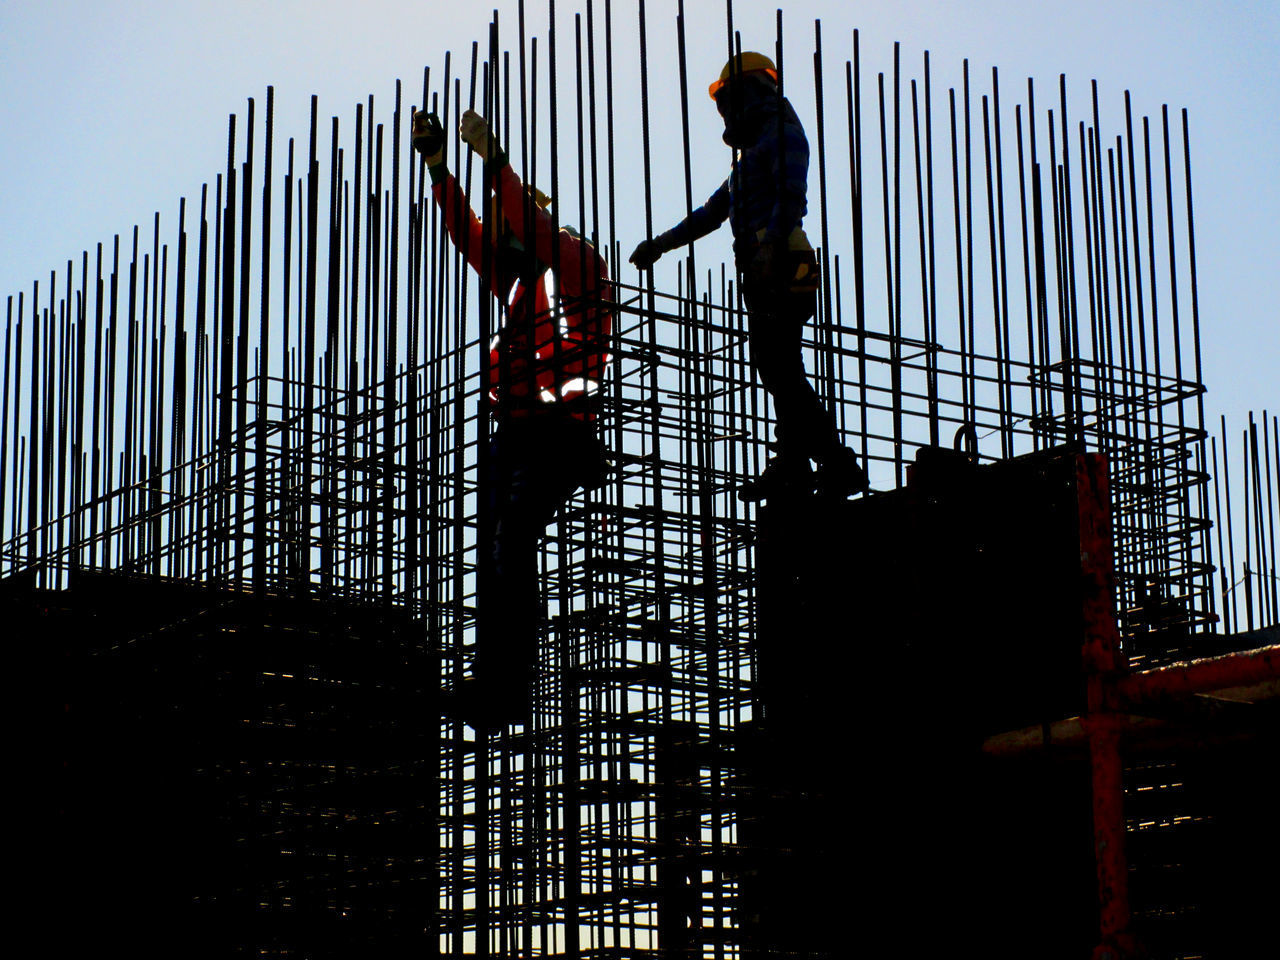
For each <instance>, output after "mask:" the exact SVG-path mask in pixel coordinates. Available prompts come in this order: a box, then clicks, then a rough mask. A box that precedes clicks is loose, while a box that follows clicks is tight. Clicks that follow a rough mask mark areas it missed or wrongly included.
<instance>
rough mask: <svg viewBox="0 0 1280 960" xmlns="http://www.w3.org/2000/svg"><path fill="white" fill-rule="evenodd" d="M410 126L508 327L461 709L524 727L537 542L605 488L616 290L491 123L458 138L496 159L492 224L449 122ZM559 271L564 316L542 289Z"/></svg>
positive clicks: (458, 239) (438, 196) (497, 381)
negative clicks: (600, 406)
mask: <svg viewBox="0 0 1280 960" xmlns="http://www.w3.org/2000/svg"><path fill="white" fill-rule="evenodd" d="M413 124H414V126H413V132H414V137H413V144H414V147H415V148H416V149H417V150H418V151H419V152H420V153H421V154H422V156H423V158H424V159H425V161H426V164H427V169H428V171H429V172H430V174H431V184H432V186H431V192H432V196H433V197H434V198H435V202H436V203H437V204H438V205H439V206H440V208H441V209H442V210H443V211H444V223H445V226H446V228H447V229H448V231H449V236H450V237H452V239H453V242H454V244H455V245H456V246H457V247H458V248H459V249H460V250H463V251H464V252H465V254H466V256H467V260H468V262H469V263H470V264H471V266H472V267H473V268H474V269H475V270H476V272H477V273H482V274H483V273H484V272H486V271H487V280H488V283H489V289H490V291H491V292H492V293H493V295H494V297H495V298H496V299H497V301H498V304H499V310H500V311H501V314H502V317H503V318H502V320H501V322H500V326H499V329H498V332H497V336H496V337H494V339H493V341H492V343H491V348H490V351H489V384H488V387H489V391H488V392H489V404H490V410H491V413H492V415H493V417H494V419H495V421H496V429H495V430H494V432H493V434H492V439H491V441H490V443H489V448H488V451H487V455H486V456H485V457H484V458H483V460H482V463H481V469H482V471H483V472H484V481H485V482H484V483H483V485H482V488H481V489H482V490H484V491H487V493H488V503H487V506H488V509H487V510H482V511H481V515H482V518H483V527H484V528H483V529H481V530H480V531H479V533H478V536H479V539H478V543H479V560H478V563H479V570H478V604H477V607H478V613H477V617H478V624H477V626H478V638H477V654H476V660H475V663H474V665H473V675H474V682H473V684H471V685H470V690H471V694H470V695H469V696H468V697H467V698H466V699H467V701H468V702H467V703H465V704H463V706H464V707H465V710H466V711H470V712H471V713H472V714H475V715H477V717H478V719H476V720H475V722H477V723H478V724H482V725H498V724H501V723H504V722H518V721H520V720H522V719H524V718H525V717H526V716H527V714H528V710H529V702H530V681H531V679H532V671H533V667H534V662H535V659H536V655H537V625H538V620H539V618H540V612H541V610H540V605H539V598H538V570H537V556H538V555H537V549H538V539H539V538H540V537H541V536H542V533H543V532H544V530H545V528H546V526H547V524H548V523H550V522H551V520H552V518H553V517H554V516H555V513H556V511H557V510H559V509H560V508H561V507H562V506H563V505H564V504H565V502H566V501H568V499H569V497H570V496H571V495H572V494H573V492H574V491H575V490H576V489H578V488H579V487H591V486H595V485H597V484H598V483H599V482H600V480H601V479H602V473H603V464H604V462H605V461H604V456H603V448H602V446H601V444H600V441H599V439H598V438H597V437H596V432H595V425H594V421H595V418H596V404H597V399H596V393H597V390H598V387H599V385H600V381H601V378H602V377H603V375H604V368H605V365H606V363H607V362H608V359H609V357H608V354H607V348H608V337H609V333H610V329H611V312H610V304H611V303H612V301H613V286H612V284H611V282H610V280H609V275H608V268H607V267H606V265H605V262H604V259H603V258H602V257H601V256H600V255H599V253H597V252H596V250H595V248H594V247H593V246H592V245H591V244H590V243H589V242H588V241H586V240H585V239H583V238H582V237H581V236H580V235H578V234H577V233H576V232H575V231H573V230H571V229H569V228H564V229H561V230H558V231H557V230H556V229H555V226H554V224H553V222H552V219H551V217H550V215H549V214H548V213H547V212H546V207H547V206H548V205H549V204H550V202H551V200H550V198H549V197H547V196H546V195H545V194H543V193H541V192H540V191H538V190H537V189H536V188H534V187H532V186H530V187H528V188H526V187H525V186H524V185H523V184H522V183H521V182H520V179H519V178H518V177H517V176H516V174H515V172H514V171H513V170H512V169H511V165H510V163H509V162H508V158H507V156H506V154H505V153H504V152H503V151H502V150H501V149H500V148H499V147H498V145H497V143H496V142H495V141H494V138H493V134H492V132H491V131H490V129H489V125H488V124H487V123H486V121H485V120H484V118H482V117H481V116H480V115H479V114H477V113H475V112H474V111H471V110H468V111H467V112H466V113H464V114H463V115H462V120H461V123H460V126H459V132H460V134H461V137H462V140H463V141H464V142H465V143H466V144H467V145H468V146H469V147H470V148H471V149H472V150H473V151H474V152H475V153H476V154H477V155H478V156H479V157H480V158H481V159H482V160H486V161H487V163H486V164H485V170H486V171H487V173H488V176H489V182H488V183H487V184H485V191H486V194H487V195H489V200H490V204H489V223H483V222H482V221H480V220H479V219H477V217H476V215H475V213H474V212H472V210H471V207H470V203H469V202H468V200H467V197H466V195H465V194H464V193H463V190H462V187H461V185H460V184H459V183H458V181H457V180H456V179H455V178H454V177H453V175H452V174H450V173H449V170H448V167H446V165H445V150H444V147H445V136H444V131H443V129H442V128H441V126H440V122H439V120H438V119H436V117H435V116H434V115H433V114H427V113H424V112H418V113H416V114H415V115H414V119H413ZM553 264H555V266H556V269H557V271H558V272H557V274H556V276H555V287H556V294H557V297H558V306H557V308H555V309H553V308H552V306H551V304H550V298H549V297H548V294H547V286H546V282H545V281H546V276H547V273H548V271H549V270H550V268H551V266H552V265H553ZM468 719H472V718H471V717H468Z"/></svg>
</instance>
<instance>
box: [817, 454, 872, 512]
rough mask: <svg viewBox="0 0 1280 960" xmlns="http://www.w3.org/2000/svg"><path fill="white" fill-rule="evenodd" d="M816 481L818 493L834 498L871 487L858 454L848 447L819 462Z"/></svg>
mask: <svg viewBox="0 0 1280 960" xmlns="http://www.w3.org/2000/svg"><path fill="white" fill-rule="evenodd" d="M816 481H817V488H818V495H819V496H821V497H830V498H831V499H833V500H844V499H846V498H847V497H851V496H853V495H855V494H859V493H866V492H867V490H868V489H870V487H871V482H870V481H869V480H868V479H867V471H865V470H863V469H862V464H861V463H859V462H858V455H857V454H856V453H854V452H853V451H852V450H850V449H849V448H848V447H841V448H840V449H839V450H837V451H836V452H835V453H833V454H832V455H831V456H829V457H827V458H826V459H824V460H823V461H822V462H821V463H819V464H818V472H817V477H816Z"/></svg>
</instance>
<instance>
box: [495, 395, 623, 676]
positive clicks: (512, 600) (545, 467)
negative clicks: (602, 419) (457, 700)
mask: <svg viewBox="0 0 1280 960" xmlns="http://www.w3.org/2000/svg"><path fill="white" fill-rule="evenodd" d="M602 463H603V457H602V455H601V446H600V442H599V440H597V439H596V436H595V431H594V429H593V427H592V425H591V424H589V423H585V422H583V421H581V420H576V419H574V418H572V417H569V416H559V415H554V414H553V415H540V416H530V417H525V418H516V417H512V418H509V419H507V420H506V421H505V422H503V423H502V424H500V425H499V427H498V429H497V430H496V431H495V432H494V434H493V436H492V438H491V439H490V441H489V450H488V455H487V456H486V458H485V460H484V462H483V464H482V465H481V466H482V469H483V471H484V475H483V477H482V483H483V484H484V485H483V487H482V488H481V495H482V496H483V497H485V506H486V507H487V509H486V510H484V511H482V514H481V521H480V523H481V525H480V530H479V541H478V557H479V570H478V583H477V591H478V603H477V617H478V624H477V626H478V632H479V635H478V637H477V643H478V647H477V654H476V663H475V676H476V679H477V680H478V681H479V682H480V683H481V684H482V685H483V686H484V687H486V688H487V690H488V691H489V692H490V693H492V694H493V695H494V696H498V697H508V696H509V697H513V698H519V699H521V700H525V699H527V697H528V683H529V679H530V673H531V669H532V667H533V664H534V660H535V659H536V657H537V652H538V621H539V619H540V616H541V605H540V603H539V596H538V540H539V538H540V537H541V536H542V534H543V532H544V531H545V530H546V527H547V524H549V523H550V522H551V521H552V519H553V518H554V517H555V514H556V511H557V510H559V509H560V508H561V507H562V506H564V504H565V503H566V502H567V501H568V499H569V498H570V497H571V496H572V495H573V492H574V490H576V489H577V488H578V487H581V486H594V485H595V484H596V483H597V482H599V475H600V469H601V464H602Z"/></svg>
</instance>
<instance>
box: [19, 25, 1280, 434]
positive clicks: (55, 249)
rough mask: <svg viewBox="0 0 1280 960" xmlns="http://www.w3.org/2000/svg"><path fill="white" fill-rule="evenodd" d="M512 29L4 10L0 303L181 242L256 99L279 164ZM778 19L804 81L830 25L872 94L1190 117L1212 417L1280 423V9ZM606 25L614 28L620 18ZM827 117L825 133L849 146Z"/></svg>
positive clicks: (712, 135)
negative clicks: (269, 100) (285, 148)
mask: <svg viewBox="0 0 1280 960" xmlns="http://www.w3.org/2000/svg"><path fill="white" fill-rule="evenodd" d="M495 6H496V7H497V8H498V9H499V11H500V13H501V17H502V19H503V23H504V27H505V28H506V29H507V30H508V31H511V30H514V25H515V10H516V4H515V3H514V2H512V0H501V2H499V3H496V4H485V3H478V4H467V3H449V4H446V3H438V2H418V3H392V2H386V0H364V2H359V3H350V2H342V3H339V2H329V0H310V2H301V0H274V2H265V0H263V2H236V0H219V2H212V0H182V2H176V3H175V2H172V0H134V2H126V0H105V2H101V3H87V2H84V0H80V2H69V0H42V2H35V0H9V2H7V3H5V4H4V5H3V6H0V90H3V91H4V96H3V98H0V142H2V143H3V149H2V150H0V174H2V175H3V189H0V294H4V295H8V294H15V293H17V292H18V291H19V290H29V289H30V286H31V282H32V281H33V280H35V279H37V278H41V277H44V278H47V277H48V273H49V270H50V269H53V268H57V269H58V270H59V272H60V273H61V270H62V266H63V265H64V264H65V262H66V260H67V259H68V258H69V257H78V256H79V254H80V251H81V250H83V249H86V248H90V249H91V248H92V246H93V245H94V244H96V243H98V242H100V241H101V242H109V241H110V239H111V237H112V235H114V234H115V233H122V234H125V233H127V232H128V231H129V230H130V229H131V228H132V226H133V224H135V223H141V224H142V225H143V226H144V231H145V230H146V229H149V223H150V219H151V216H152V214H153V212H154V211H157V210H158V211H160V213H161V216H162V218H163V219H164V220H165V222H167V223H169V224H170V226H172V224H173V222H174V221H175V220H176V215H177V200H178V197H180V196H187V197H190V198H192V199H193V200H194V199H197V198H198V196H199V191H200V186H201V184H202V183H204V182H212V179H213V177H214V176H215V175H216V174H217V172H218V171H220V170H221V169H223V168H224V166H225V138H226V119H227V115H228V114H229V113H231V112H233V111H240V110H242V109H243V107H244V103H245V99H246V98H247V97H249V96H254V97H258V98H261V97H262V96H263V95H264V92H265V88H266V86H267V85H268V84H274V85H275V88H276V98H277V101H276V102H277V131H278V136H279V137H280V138H281V139H280V141H278V143H279V144H282V143H283V139H284V137H286V136H289V135H292V136H295V137H298V138H303V137H305V133H306V117H307V111H308V109H309V100H308V97H309V95H310V94H312V93H317V94H319V95H320V98H321V100H320V110H321V117H322V118H327V117H329V116H331V115H338V116H340V117H341V118H342V119H343V122H344V123H346V122H348V120H349V118H350V117H351V116H352V112H353V107H354V104H355V103H356V102H357V101H359V100H362V99H363V98H364V97H365V96H366V95H367V94H368V93H373V94H375V96H376V97H377V98H378V101H379V109H380V118H381V119H383V120H387V119H389V116H390V107H391V96H392V93H393V84H394V80H395V79H396V78H397V77H399V78H402V79H403V80H404V81H405V82H406V95H407V96H408V97H409V98H410V99H414V98H415V95H416V91H418V90H420V88H421V77H422V68H423V66H424V65H427V64H431V65H432V66H433V68H434V69H436V70H438V69H440V68H441V67H442V65H443V53H444V51H445V50H446V49H451V50H453V51H454V52H455V56H458V57H462V58H464V59H465V57H466V56H467V55H468V54H469V49H470V44H471V41H472V40H476V39H479V40H482V41H483V40H484V38H485V36H486V27H487V23H488V20H489V18H490V15H491V10H492V9H493V7H495ZM777 6H778V4H777V3H776V2H768V3H766V2H748V0H739V2H738V3H736V4H735V16H736V24H735V25H736V26H738V27H739V28H740V29H741V30H742V31H743V42H744V46H746V47H748V48H750V47H757V48H760V49H764V50H771V49H772V44H773V38H774V17H775V12H774V11H775V10H776V9H777ZM783 6H784V17H785V23H786V30H787V38H788V45H787V51H788V56H789V57H791V59H792V62H793V64H794V65H799V66H802V67H803V68H804V69H806V70H808V69H809V63H810V61H809V56H810V53H811V51H812V43H813V20H814V19H815V18H821V20H822V23H823V37H824V46H825V53H826V57H827V59H828V62H829V68H828V75H829V77H834V76H837V74H835V73H833V72H832V71H833V70H836V69H839V65H840V64H842V63H843V61H844V59H845V58H847V57H848V56H849V55H850V51H851V44H850V39H849V37H850V32H851V30H852V29H853V28H854V27H857V28H858V29H859V30H860V32H861V39H862V50H863V56H864V77H866V78H867V81H868V82H869V83H872V82H873V81H874V74H875V71H878V70H886V71H887V70H888V69H890V64H891V59H890V58H891V54H892V44H893V41H895V40H899V41H901V42H902V56H903V63H904V65H905V66H906V67H907V68H909V69H910V70H911V71H912V72H913V73H918V72H919V62H920V57H921V55H922V53H923V51H924V50H929V51H930V53H931V57H932V61H933V66H934V82H935V85H936V89H939V90H945V86H947V85H952V84H955V85H958V84H959V82H960V62H961V60H962V58H964V57H968V58H969V59H970V61H971V67H972V69H973V71H974V76H975V78H979V77H981V78H985V77H986V76H987V75H988V74H989V67H990V66H991V65H996V66H999V67H1000V70H1001V78H1002V88H1003V90H1004V91H1006V94H1005V95H1006V96H1007V97H1008V100H1007V101H1006V102H1007V104H1008V108H1009V109H1011V106H1012V102H1013V100H1014V97H1015V96H1016V95H1019V94H1020V93H1021V91H1022V90H1024V89H1025V79H1026V77H1027V76H1029V75H1030V76H1034V77H1035V78H1036V82H1037V88H1038V90H1039V91H1041V95H1042V96H1043V98H1044V100H1043V104H1044V105H1048V101H1049V98H1050V97H1051V96H1052V94H1053V91H1054V90H1056V84H1057V76H1058V74H1059V73H1065V74H1066V75H1067V78H1068V83H1069V84H1070V85H1071V89H1072V90H1073V91H1074V100H1073V103H1072V109H1073V110H1074V112H1075V116H1076V117H1077V118H1079V117H1083V116H1084V113H1085V110H1086V108H1087V99H1086V98H1087V94H1088V81H1089V80H1090V79H1094V78H1096V79H1097V80H1098V82H1099V85H1100V93H1101V97H1102V111H1103V118H1102V121H1103V127H1104V130H1106V131H1109V132H1110V133H1112V134H1114V133H1118V132H1121V131H1122V126H1121V122H1122V119H1123V114H1122V112H1121V111H1122V107H1123V92H1124V91H1125V90H1126V89H1128V90H1131V91H1132V93H1133V97H1134V103H1135V107H1136V109H1137V110H1139V111H1140V112H1142V113H1149V114H1151V115H1152V116H1153V117H1158V114H1159V110H1160V106H1161V104H1164V103H1167V104H1169V105H1170V108H1171V110H1174V111H1176V110H1179V109H1181V108H1182V107H1186V108H1188V110H1189V111H1190V119H1191V134H1192V164H1193V172H1194V177H1195V195H1196V218H1197V220H1196V227H1197V247H1198V249H1197V252H1198V257H1199V268H1200V271H1199V279H1200V302H1201V316H1202V324H1203V330H1204V338H1205V380H1206V382H1207V383H1208V385H1209V388H1210V393H1209V396H1208V409H1209V412H1210V414H1211V415H1216V414H1217V413H1218V412H1226V413H1227V414H1228V416H1229V417H1232V418H1239V417H1241V416H1242V415H1243V413H1244V411H1246V410H1248V409H1250V408H1254V409H1261V408H1262V407H1263V406H1266V407H1269V408H1270V409H1272V410H1276V409H1280V387H1278V386H1277V374H1276V371H1277V369H1278V368H1280V326H1278V324H1277V307H1276V304H1277V302H1280V279H1278V277H1280V270H1278V269H1277V261H1278V260H1280V185H1278V183H1277V181H1278V180H1280V159H1278V158H1280V81H1278V80H1277V70H1280V4H1276V3H1273V2H1261V0H1255V2H1220V3H1207V2H1206V3H1196V2H1188V0H1166V2H1138V0H1110V2H1099V0H1080V2H1076V3H1072V4H1062V3H1057V4H1049V3H1028V2H1026V0H995V2H992V0H988V2H981V3H961V2H942V0H899V2H895V3H891V4H883V3H878V4H856V3H848V2H816V0H813V2H789V3H785V4H783ZM583 9H584V6H583V5H582V4H581V3H578V2H573V0H562V2H561V3H560V4H559V10H558V14H559V26H560V27H561V28H562V30H563V32H562V33H561V41H562V44H563V46H562V51H561V56H562V58H563V65H564V66H565V67H566V68H570V67H571V50H572V48H571V45H570V41H571V38H572V28H573V20H572V16H573V13H574V12H577V11H580V10H583ZM636 9H637V4H636V3H635V2H634V0H617V2H616V3H615V11H614V15H615V20H616V23H615V31H616V38H615V44H616V47H617V49H618V54H617V58H618V60H617V68H616V71H615V83H616V84H617V90H618V100H619V103H618V108H617V109H618V123H619V134H618V148H619V151H620V154H621V156H622V157H623V158H624V159H623V163H622V170H623V172H622V174H621V175H620V180H622V179H624V178H625V179H626V180H627V184H620V186H627V185H629V184H630V183H631V182H632V181H633V180H634V179H636V178H637V176H638V173H637V171H638V162H637V160H638V151H639V142H640V138H639V122H638V111H639V97H638V92H637V90H636V86H635V84H636V77H637V67H636V56H637V55H636V40H635V36H636ZM675 11H676V3H675V0H652V2H650V3H649V4H648V14H649V22H650V34H649V43H650V58H651V61H650V62H651V77H652V79H651V82H652V84H653V90H652V91H651V93H652V96H653V102H654V103H655V104H657V105H659V106H661V105H663V104H667V103H671V102H673V99H672V98H674V97H675V96H676V95H677V91H678V88H677V86H676V83H677V79H676V77H677V74H676V67H675V63H676V60H675V46H674V35H675V34H674V17H675ZM528 12H529V18H530V28H529V29H530V32H532V33H536V34H539V35H541V36H545V34H546V18H547V13H546V6H545V3H544V2H541V0H530V2H529V4H528ZM688 17H689V28H688V30H689V35H690V38H691V43H690V51H689V69H690V75H691V80H690V82H691V89H692V91H693V98H692V106H691V117H692V119H693V122H694V124H695V126H694V129H693V144H694V151H695V157H696V158H697V161H698V164H699V166H698V167H697V168H696V169H695V174H694V191H695V194H697V195H698V199H701V198H702V197H704V196H705V195H706V194H707V193H709V192H710V191H711V190H712V189H713V188H714V187H715V186H716V185H717V184H718V183H719V181H720V179H721V178H722V176H723V173H724V167H725V165H726V164H727V156H726V152H725V148H724V147H723V145H722V144H721V143H720V139H719V133H720V130H719V124H718V118H717V117H716V115H715V113H714V110H713V109H712V107H711V105H710V103H709V102H707V101H706V98H705V96H703V95H702V93H701V91H703V90H705V84H706V83H707V82H709V81H710V80H711V79H712V78H713V77H714V76H715V74H716V73H718V71H719V69H720V67H721V65H722V63H723V59H724V8H723V5H722V4H721V3H719V2H714V0H712V2H702V0H690V2H689V11H688ZM597 18H598V21H599V20H602V19H603V0H599V2H598V3H597ZM507 36H508V37H511V36H512V34H511V33H510V32H508V33H507ZM810 75H811V74H810ZM810 86H811V83H810ZM873 90H874V87H873V86H869V87H868V91H869V92H871V91H873ZM837 92H838V91H837ZM793 99H803V97H802V96H801V97H797V96H794V95H793ZM870 102H873V101H870ZM797 105H798V106H800V104H799V103H798V104H797ZM935 109H936V107H935ZM832 110H833V108H829V122H830V123H832V124H837V123H838V117H839V115H838V114H834V113H833V112H832ZM802 113H803V110H802ZM1175 116H1176V114H1175ZM654 123H655V144H656V149H657V152H658V154H659V155H662V154H663V150H664V145H665V144H671V145H672V146H676V145H678V142H679V140H678V138H679V123H678V116H677V115H676V114H675V113H674V112H671V113H662V112H660V111H659V112H658V113H656V114H655V117H654ZM835 129H836V130H837V131H839V130H842V128H841V127H839V126H836V127H835ZM870 145H871V144H870V142H868V146H870ZM672 173H673V174H675V175H673V176H672V177H671V178H670V183H671V184H672V185H673V188H671V189H668V190H666V191H663V190H659V192H658V193H656V194H655V222H656V225H657V226H658V227H659V228H661V227H664V226H667V225H669V224H670V223H672V222H674V221H675V220H676V219H678V218H679V216H680V215H681V214H682V212H683V210H684V196H683V189H682V188H681V187H680V186H679V184H680V183H681V178H680V176H679V175H678V173H679V171H678V170H673V171H672ZM839 189H843V188H842V187H841V188H839ZM832 203H833V206H832V209H833V210H836V209H841V208H843V209H847V200H842V199H841V197H840V196H838V195H837V196H835V197H833V200H832ZM643 230H644V221H643V215H642V213H640V212H639V211H638V209H637V206H636V205H627V206H626V207H625V209H624V210H623V211H622V212H621V214H620V217H619V235H620V238H621V239H622V241H623V245H624V247H625V248H627V249H629V247H630V244H631V243H632V242H634V240H638V239H640V238H641V237H642V236H643ZM718 243H719V244H720V245H718V246H717V244H718ZM833 246H836V247H837V248H839V246H840V244H839V243H838V242H835V241H833ZM846 249H847V247H846ZM725 253H727V244H724V243H722V242H721V241H720V240H717V241H710V242H708V244H707V254H708V255H709V256H711V257H719V256H722V255H724V254H725ZM704 262H706V261H704ZM873 302H874V301H873Z"/></svg>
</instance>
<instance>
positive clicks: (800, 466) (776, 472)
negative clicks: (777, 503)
mask: <svg viewBox="0 0 1280 960" xmlns="http://www.w3.org/2000/svg"><path fill="white" fill-rule="evenodd" d="M811 493H813V469H812V468H811V467H810V466H809V460H808V459H807V458H805V459H803V460H795V459H789V460H784V459H783V458H782V457H770V458H769V462H768V463H766V464H765V467H764V470H763V471H762V472H761V474H760V476H758V477H756V478H755V479H754V480H748V481H747V482H746V483H744V484H743V485H742V486H740V487H739V488H738V499H739V500H742V501H743V502H745V503H759V502H760V501H761V500H768V499H770V498H772V497H779V496H788V495H789V496H808V495H809V494H811Z"/></svg>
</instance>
